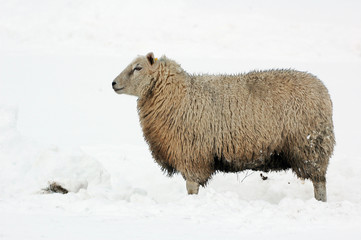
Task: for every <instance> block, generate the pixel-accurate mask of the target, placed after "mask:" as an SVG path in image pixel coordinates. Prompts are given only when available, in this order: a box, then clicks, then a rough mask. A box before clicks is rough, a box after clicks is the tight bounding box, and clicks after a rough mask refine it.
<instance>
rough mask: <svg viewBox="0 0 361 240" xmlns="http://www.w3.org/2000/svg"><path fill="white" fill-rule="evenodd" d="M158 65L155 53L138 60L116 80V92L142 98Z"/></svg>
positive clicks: (114, 86)
mask: <svg viewBox="0 0 361 240" xmlns="http://www.w3.org/2000/svg"><path fill="white" fill-rule="evenodd" d="M156 65H157V64H156V60H155V59H154V55H153V53H148V54H147V55H146V56H145V57H144V56H140V57H138V58H136V59H135V60H134V61H133V62H132V63H131V64H129V65H128V66H127V67H126V68H125V69H124V70H123V72H121V73H120V74H119V75H118V76H117V77H116V78H115V79H114V81H113V83H112V85H113V89H114V91H115V92H116V93H118V94H123V93H124V94H129V95H133V96H137V97H140V96H141V94H142V92H144V91H145V90H146V89H147V87H148V86H149V85H150V83H151V80H152V78H153V77H152V75H153V73H154V71H155V69H156Z"/></svg>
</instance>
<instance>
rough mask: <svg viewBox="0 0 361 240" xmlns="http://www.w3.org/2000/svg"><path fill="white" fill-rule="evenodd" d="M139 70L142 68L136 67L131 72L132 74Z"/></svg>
mask: <svg viewBox="0 0 361 240" xmlns="http://www.w3.org/2000/svg"><path fill="white" fill-rule="evenodd" d="M140 70H142V67H139V66H136V67H135V68H134V69H133V72H134V71H140Z"/></svg>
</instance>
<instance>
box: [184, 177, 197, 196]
mask: <svg viewBox="0 0 361 240" xmlns="http://www.w3.org/2000/svg"><path fill="white" fill-rule="evenodd" d="M186 187H187V191H188V194H198V190H199V183H197V182H192V181H189V180H186Z"/></svg>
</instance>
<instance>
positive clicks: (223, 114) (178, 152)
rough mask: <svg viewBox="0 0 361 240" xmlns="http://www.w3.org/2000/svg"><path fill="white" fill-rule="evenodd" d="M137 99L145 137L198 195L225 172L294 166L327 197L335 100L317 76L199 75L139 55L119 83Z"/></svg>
mask: <svg viewBox="0 0 361 240" xmlns="http://www.w3.org/2000/svg"><path fill="white" fill-rule="evenodd" d="M112 86H113V89H114V91H115V92H116V93H118V94H128V95H133V96H136V97H138V100H137V108H138V114H139V118H140V124H141V127H142V130H143V134H144V138H145V140H146V142H147V143H148V145H149V147H150V150H151V152H152V156H153V158H154V159H155V161H156V162H157V163H158V164H159V165H160V167H161V169H162V170H163V171H164V172H165V173H167V174H168V175H169V176H172V175H173V174H174V173H181V174H182V176H183V178H184V179H185V180H186V189H187V191H188V194H198V191H199V186H200V185H201V186H203V187H204V186H205V185H206V184H207V182H208V180H209V179H210V178H211V177H212V175H213V174H215V173H216V172H218V171H221V172H239V171H243V170H246V169H250V170H255V171H263V172H268V171H280V170H287V169H291V170H292V171H293V172H294V173H295V175H296V176H297V177H299V178H301V179H310V180H311V181H312V183H313V187H314V197H315V198H316V199H317V200H319V201H324V202H326V200H327V195H326V171H327V166H328V163H329V158H330V157H331V155H332V152H333V148H334V145H335V137H334V131H333V122H332V102H331V99H330V96H329V93H328V90H327V89H326V87H325V86H324V85H323V83H322V82H321V81H320V80H319V79H318V78H317V77H315V76H313V75H311V74H310V73H307V72H300V71H296V70H265V71H252V72H249V73H246V74H236V75H207V74H204V75H203V74H202V75H192V74H188V73H187V72H186V71H184V70H183V69H182V68H181V66H180V65H179V64H178V63H176V62H175V61H173V60H171V59H169V58H167V57H165V56H163V57H161V58H160V59H159V60H158V59H157V58H154V55H153V53H148V54H147V55H146V56H139V57H137V58H136V59H135V60H134V61H133V62H132V63H131V64H130V65H129V66H127V67H126V68H125V69H124V71H122V72H121V73H120V74H119V75H118V76H117V77H116V78H115V79H114V81H113V82H112Z"/></svg>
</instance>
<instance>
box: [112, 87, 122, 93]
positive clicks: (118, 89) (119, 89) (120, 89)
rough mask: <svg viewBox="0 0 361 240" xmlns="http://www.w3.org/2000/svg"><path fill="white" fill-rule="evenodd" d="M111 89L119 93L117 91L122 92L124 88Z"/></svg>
mask: <svg viewBox="0 0 361 240" xmlns="http://www.w3.org/2000/svg"><path fill="white" fill-rule="evenodd" d="M113 89H114V91H116V92H119V91H122V90H123V89H124V87H121V88H113Z"/></svg>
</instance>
